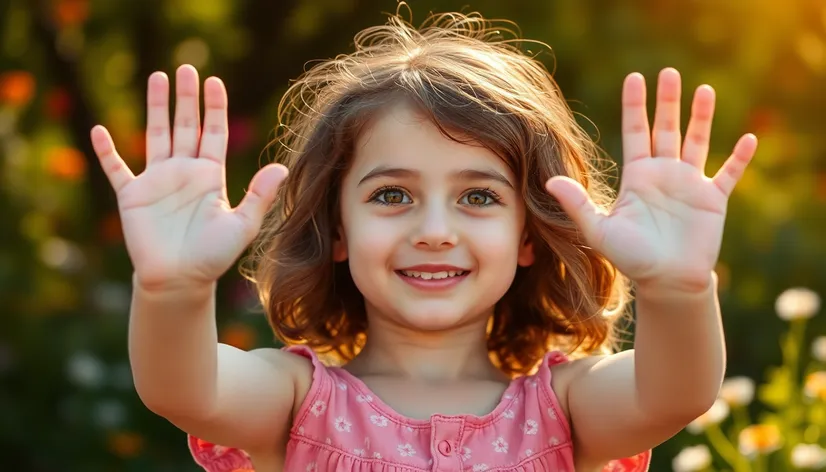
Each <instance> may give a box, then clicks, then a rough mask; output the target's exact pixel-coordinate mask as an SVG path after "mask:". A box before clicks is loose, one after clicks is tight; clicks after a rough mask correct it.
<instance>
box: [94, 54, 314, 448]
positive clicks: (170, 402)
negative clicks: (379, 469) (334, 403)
mask: <svg viewBox="0 0 826 472" xmlns="http://www.w3.org/2000/svg"><path fill="white" fill-rule="evenodd" d="M176 81H177V83H176V109H175V125H174V129H170V119H169V80H168V78H167V77H166V75H165V74H162V73H155V74H152V76H151V77H150V78H149V84H148V89H147V104H148V109H147V132H146V136H147V139H146V169H145V170H144V171H143V172H142V173H141V174H140V175H138V176H135V175H134V174H133V173H132V171H131V170H130V169H129V167H128V166H126V164H125V163H124V161H123V160H122V159H121V158H120V156H119V155H118V153H117V151H116V149H115V146H114V143H113V142H112V138H111V136H110V135H109V133H108V132H107V131H106V130H105V129H104V128H103V127H95V128H94V129H93V130H92V133H91V138H92V144H93V146H94V148H95V152H96V154H97V155H98V158H99V160H100V163H101V166H102V168H103V170H104V172H105V173H106V176H107V177H108V179H109V181H110V183H111V184H112V188H113V189H114V190H115V193H116V194H117V199H118V208H119V212H120V218H121V223H122V225H123V233H124V237H125V240H126V247H127V250H128V251H129V257H130V259H131V261H132V265H133V266H134V268H135V275H134V288H135V289H134V294H133V300H132V311H131V318H130V329H129V358H130V361H131V364H132V369H133V376H134V379H135V385H136V387H137V391H138V394H139V395H140V397H141V399H142V400H143V401H144V403H145V404H146V405H147V406H148V407H149V408H150V409H152V410H153V411H155V412H156V413H158V414H160V415H162V416H164V417H166V418H167V419H169V420H170V421H172V422H173V423H175V424H176V425H178V426H179V427H180V428H181V429H183V430H184V431H186V432H187V433H190V434H192V435H194V436H197V437H201V438H203V439H205V440H209V441H212V442H215V443H218V444H221V445H223V446H232V447H237V448H240V449H245V450H247V451H255V450H259V449H266V450H272V449H273V446H274V445H276V444H278V442H279V441H282V440H283V439H284V438H285V434H286V432H287V431H288V429H289V426H288V423H289V421H288V419H289V417H290V414H291V412H292V409H293V406H294V404H295V402H296V389H297V386H299V385H300V382H298V381H299V380H301V379H303V380H304V384H306V383H307V381H306V379H307V377H308V376H309V375H310V374H309V366H308V363H307V362H304V361H303V360H300V359H298V358H297V357H296V356H292V355H290V354H287V353H283V352H278V351H274V352H270V351H273V350H262V351H256V352H251V353H247V352H243V351H239V350H237V349H234V348H232V347H229V346H224V345H220V344H218V340H217V333H216V324H215V285H216V281H217V280H218V279H219V278H220V277H221V276H222V275H223V274H224V273H225V272H226V271H227V269H229V268H230V267H231V266H232V265H233V263H234V262H235V260H237V258H238V256H239V255H240V254H241V252H243V250H244V249H245V248H246V246H247V245H248V244H249V243H250V241H251V240H252V239H253V238H254V237H255V235H256V234H257V233H258V231H259V229H260V226H261V222H262V220H263V218H264V214H265V213H266V211H267V209H268V208H269V207H270V206H271V204H272V202H273V200H274V199H275V193H276V190H277V188H278V186H279V184H280V183H281V182H282V181H283V180H284V178H286V176H287V170H286V169H285V168H284V167H283V166H278V165H268V166H265V167H264V168H262V169H261V170H259V171H258V173H257V174H256V175H255V176H254V177H253V179H252V182H251V183H250V185H249V190H248V192H247V194H246V195H245V197H244V199H243V200H242V201H241V203H240V204H239V205H238V206H237V207H235V208H232V206H231V205H230V204H229V202H228V200H227V189H226V179H225V164H226V149H227V139H228V126H227V96H226V89H225V87H224V85H223V83H222V82H221V81H220V80H218V79H217V78H210V79H207V81H206V82H205V83H204V102H205V103H204V105H205V106H204V109H205V113H204V123H203V127H201V117H200V104H199V95H200V84H199V78H198V73H197V71H195V69H194V68H192V67H191V66H182V67H180V68H179V69H178V71H177V74H176ZM304 384H301V385H304Z"/></svg>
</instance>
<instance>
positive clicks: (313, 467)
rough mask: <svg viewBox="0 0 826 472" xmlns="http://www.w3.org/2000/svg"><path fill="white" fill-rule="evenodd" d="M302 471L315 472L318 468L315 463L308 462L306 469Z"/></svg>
mask: <svg viewBox="0 0 826 472" xmlns="http://www.w3.org/2000/svg"><path fill="white" fill-rule="evenodd" d="M304 470H306V471H307V472H315V471H317V470H318V466H317V465H316V463H315V462H310V463H309V464H307V468H306V469H304Z"/></svg>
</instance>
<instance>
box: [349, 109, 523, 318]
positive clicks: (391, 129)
mask: <svg viewBox="0 0 826 472" xmlns="http://www.w3.org/2000/svg"><path fill="white" fill-rule="evenodd" d="M516 184H517V181H516V178H515V176H514V175H513V173H512V172H511V171H510V170H509V169H508V167H507V166H506V165H505V163H504V162H502V160H501V159H500V158H499V157H498V156H496V155H495V154H494V153H492V152H491V151H489V150H488V149H485V148H483V147H481V146H472V145H467V144H460V143H457V142H455V141H452V140H450V139H448V138H446V137H445V136H443V135H442V134H441V133H440V132H439V130H438V129H437V128H436V126H435V125H434V124H433V123H432V122H431V121H430V120H428V119H427V118H425V117H423V116H422V115H420V114H419V113H417V112H416V111H415V109H414V108H413V107H411V106H410V105H406V104H401V103H400V104H398V105H395V106H393V107H389V108H388V109H387V110H385V111H384V112H383V113H381V114H380V115H379V116H378V117H377V118H376V120H375V121H374V122H373V124H372V126H370V127H369V128H368V129H367V130H366V131H365V132H364V133H363V135H362V136H361V138H360V139H359V141H358V142H357V143H356V149H355V156H354V159H353V163H352V166H351V168H350V170H349V171H348V172H347V174H346V175H345V177H344V180H343V182H342V195H341V205H342V207H341V215H342V226H341V228H339V233H340V239H339V240H338V241H337V242H336V243H335V245H334V257H335V259H336V260H337V261H343V260H345V259H349V265H350V272H351V274H352V276H353V280H354V281H355V283H356V286H358V288H359V290H360V291H361V293H362V294H363V295H364V297H365V301H366V306H367V314H368V319H372V318H373V317H376V316H381V317H383V318H385V320H386V321H390V322H393V323H396V324H400V325H402V326H405V327H407V328H411V329H416V330H440V329H447V328H451V327H455V326H458V325H462V324H467V323H469V322H474V321H479V320H487V317H488V316H489V315H490V314H491V313H492V309H493V306H494V305H495V304H496V302H497V301H499V299H500V298H501V297H502V296H503V295H504V294H505V292H506V291H507V290H508V288H509V287H510V285H511V283H512V281H513V278H514V275H515V272H516V268H517V265H529V264H530V263H531V262H533V251H532V248H531V245H530V243H529V241H528V238H527V237H526V232H525V209H524V205H523V202H522V199H521V197H520V195H519V192H518V191H517V187H516Z"/></svg>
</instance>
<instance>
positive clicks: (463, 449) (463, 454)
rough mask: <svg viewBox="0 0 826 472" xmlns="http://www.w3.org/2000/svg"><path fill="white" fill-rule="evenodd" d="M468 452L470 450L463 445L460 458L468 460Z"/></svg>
mask: <svg viewBox="0 0 826 472" xmlns="http://www.w3.org/2000/svg"><path fill="white" fill-rule="evenodd" d="M470 452H471V451H470V448H469V447H463V448H462V460H463V461H469V460H470Z"/></svg>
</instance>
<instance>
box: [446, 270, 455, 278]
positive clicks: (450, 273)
mask: <svg viewBox="0 0 826 472" xmlns="http://www.w3.org/2000/svg"><path fill="white" fill-rule="evenodd" d="M455 275H456V271H455V270H449V271H447V276H448V277H454V276H455Z"/></svg>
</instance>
